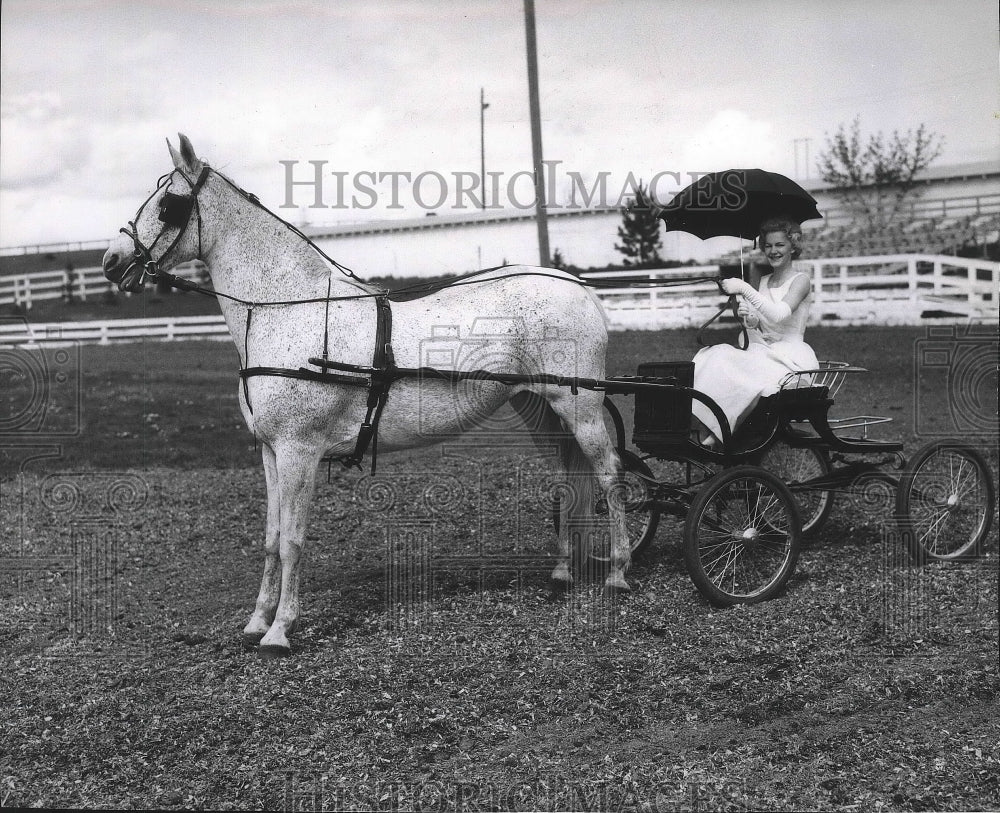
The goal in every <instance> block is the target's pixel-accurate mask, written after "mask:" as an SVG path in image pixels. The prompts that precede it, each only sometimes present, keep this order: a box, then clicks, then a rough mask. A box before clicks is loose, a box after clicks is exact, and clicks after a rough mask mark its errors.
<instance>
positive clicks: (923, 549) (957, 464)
mask: <svg viewBox="0 0 1000 813" xmlns="http://www.w3.org/2000/svg"><path fill="white" fill-rule="evenodd" d="M995 508H996V490H995V489H994V487H993V475H992V473H991V471H990V467H989V465H988V464H987V463H986V460H985V459H984V458H983V456H982V455H981V454H980V453H979V452H978V451H976V450H975V449H974V448H972V447H971V446H969V445H968V444H965V443H962V442H960V441H956V440H938V441H935V442H933V443H929V444H927V445H926V446H924V447H923V448H922V449H920V451H918V452H917V454H916V455H915V456H914V457H913V459H912V460H910V463H909V465H908V466H907V467H906V471H905V472H904V473H903V477H902V479H901V480H900V482H899V490H898V491H897V492H896V518H897V521H898V523H899V530H900V533H901V534H902V536H903V539H904V540H905V541H906V544H907V545H908V547H909V549H910V554H911V555H912V556H913V558H914V560H916V561H917V562H919V563H921V564H922V563H924V562H926V561H928V560H933V561H940V562H953V561H956V560H962V559H972V558H974V557H976V556H978V555H979V553H980V550H981V547H982V544H983V540H985V539H986V535H987V534H988V533H989V531H990V526H991V525H992V523H993V511H994V509H995Z"/></svg>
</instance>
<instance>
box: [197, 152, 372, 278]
mask: <svg viewBox="0 0 1000 813" xmlns="http://www.w3.org/2000/svg"><path fill="white" fill-rule="evenodd" d="M206 166H208V165H207V164H206ZM211 170H212V172H213V173H215V174H216V175H218V176H219V177H220V178H222V180H223V181H225V182H226V184H227V185H228V186H229V187H230V188H231V189H232V190H233V191H234V192H236V194H238V195H239V196H240V197H241V198H243V199H244V200H246V201H248V202H250V203H252V204H253V205H254V206H256V207H257V208H258V209H260V210H261V211H262V212H266V213H267V214H268V215H270V216H271V217H273V218H274V219H275V220H277V221H278V222H279V223H281V224H282V225H283V226H284V227H285V228H286V229H288V230H289V231H290V232H291V233H292V234H294V235H295V236H296V237H298V238H299V239H301V240H302V241H304V242H305V243H306V244H307V245H308V246H309V247H310V248H312V250H313V251H314V252H316V254H318V255H319V256H320V257H321V258H322V259H323V260H325V261H326V262H327V263H328V264H329V265H330V270H331V273H332V271H333V269H336V270H337V271H340V273H341V274H343V275H344V277H345V279H344V280H342V281H343V282H346V283H347V284H348V285H350V286H352V287H354V288H357V289H359V290H361V291H363V292H364V293H365V294H379V293H383V291H382V289H381V288H379V287H378V286H377V285H374V284H372V283H370V282H366V281H365V280H363V279H361V277H359V276H358V275H357V274H355V273H354V271H352V270H351V269H350V268H348V267H347V266H346V265H343V264H342V263H339V262H337V261H336V260H335V259H333V257H331V256H330V255H329V254H327V253H326V252H325V251H323V249H321V248H320V247H319V246H318V245H316V243H315V242H314V241H313V240H312V238H310V237H309V236H308V235H307V234H305V232H303V231H302V229H300V228H299V227H298V226H296V225H294V224H293V223H290V222H288V221H287V220H285V219H284V218H283V217H281V215H278V214H275V213H274V212H272V211H271V210H270V209H268V208H267V207H266V206H265V205H264V204H263V203H261V202H260V198H258V197H257V196H256V195H255V194H253V192H247V190H245V189H244V188H243V187H242V186H240V185H239V184H238V183H236V181H234V180H233V179H232V178H230V177H229V176H228V175H226V174H225V173H224V172H220V171H219V170H217V169H216V168H215V167H211Z"/></svg>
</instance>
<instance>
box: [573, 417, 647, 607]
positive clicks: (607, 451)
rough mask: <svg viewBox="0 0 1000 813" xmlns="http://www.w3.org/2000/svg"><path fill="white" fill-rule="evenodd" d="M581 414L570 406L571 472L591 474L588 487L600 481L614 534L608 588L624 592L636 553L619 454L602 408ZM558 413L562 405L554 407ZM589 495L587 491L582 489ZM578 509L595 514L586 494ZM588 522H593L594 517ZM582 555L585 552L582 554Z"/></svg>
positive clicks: (607, 581) (606, 580) (606, 584)
mask: <svg viewBox="0 0 1000 813" xmlns="http://www.w3.org/2000/svg"><path fill="white" fill-rule="evenodd" d="M577 406H578V407H579V408H580V409H579V411H578V410H577V409H575V408H573V407H570V408H569V410H568V412H567V414H564V415H563V421H564V422H565V423H566V424H567V425H568V426H570V427H571V428H572V432H573V438H572V440H573V441H575V443H574V444H573V445H574V446H575V447H576V448H575V449H573V450H572V452H573V453H572V454H571V456H570V460H569V463H568V465H569V467H570V471H571V473H573V472H575V473H576V474H577V477H578V478H579V477H580V476H582V475H584V474H585V473H587V472H589V473H590V474H591V475H592V479H588V480H587V483H588V484H593V483H594V482H595V481H596V484H597V486H598V489H599V492H600V496H602V497H603V498H604V499H605V500H606V501H607V505H608V523H609V525H610V528H609V530H610V533H611V561H610V570H609V572H608V574H607V577H606V578H605V580H604V589H605V590H607V591H609V592H623V591H627V590H629V589H630V588H629V585H628V582H627V581H626V580H625V572H626V571H627V570H628V568H629V565H630V564H631V558H632V552H631V550H630V548H629V544H628V533H627V531H626V528H625V506H624V503H623V496H622V492H621V488H620V487H619V478H618V469H619V464H618V455H617V454H615V450H614V446H613V444H612V443H611V438H610V437H609V436H608V430H607V428H606V427H605V425H604V421H603V416H602V414H601V412H600V406H599V405H598V406H597V408H596V409H594V410H590V411H589V412H583V410H582V408H583V407H584V404H579V405H577ZM553 408H554V409H556V410H557V411H558V406H556V405H554V407H553ZM582 491H583V492H586V491H587V489H582ZM580 503H581V504H580V505H579V506H578V508H579V511H580V512H581V515H592V513H593V506H594V501H593V498H592V497H590V496H589V494H584V496H583V498H582V499H581V501H580ZM587 519H589V520H590V521H593V517H592V516H587ZM581 554H582V552H581Z"/></svg>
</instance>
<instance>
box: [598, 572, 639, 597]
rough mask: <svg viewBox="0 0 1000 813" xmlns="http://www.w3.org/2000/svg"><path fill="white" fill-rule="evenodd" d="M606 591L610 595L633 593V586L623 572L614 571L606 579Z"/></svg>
mask: <svg viewBox="0 0 1000 813" xmlns="http://www.w3.org/2000/svg"><path fill="white" fill-rule="evenodd" d="M604 592H605V593H607V594H608V595H624V594H626V593H631V592H632V588H631V587H629V586H628V582H627V581H625V577H624V576H622V575H621V573H612V574H611V575H610V576H608V577H607V578H606V579H605V580H604Z"/></svg>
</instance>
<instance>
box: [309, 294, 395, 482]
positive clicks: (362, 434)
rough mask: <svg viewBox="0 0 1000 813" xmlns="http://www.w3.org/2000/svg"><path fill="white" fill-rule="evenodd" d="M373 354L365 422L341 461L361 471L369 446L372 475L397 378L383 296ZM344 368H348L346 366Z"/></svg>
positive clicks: (389, 309) (377, 313) (377, 307)
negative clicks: (386, 406)
mask: <svg viewBox="0 0 1000 813" xmlns="http://www.w3.org/2000/svg"><path fill="white" fill-rule="evenodd" d="M375 319H376V322H375V352H374V354H373V357H372V366H371V367H370V368H369V369H368V370H366V372H368V374H369V379H368V403H367V407H368V411H367V412H366V413H365V419H364V421H363V422H362V423H361V429H360V430H358V441H357V443H356V444H355V445H354V451H353V452H351V454H349V455H347V456H346V457H343V458H340V462H341V464H342V465H343V466H344V467H345V468H357V469H360V468H361V461H362V460H364V457H365V452H366V451H367V450H368V447H369V445H370V446H371V447H372V470H371V473H372V474H374V473H375V467H376V463H377V461H378V427H379V422H380V421H381V420H382V410H384V409H385V405H386V402H387V401H388V400H389V388H390V387H391V386H392V382H393V381H395V380H396V379H397V378H398V377H399V376H398V374H397V371H396V359H395V355H394V354H393V352H392V306H391V305H390V304H389V298H388V296H386V295H385V294H382V295H380V296H378V297H376V299H375ZM322 366H323V368H324V370H325V369H326V368H327V366H334V365H333V364H329V363H327V364H326V365H322ZM347 369H350V367H348V368H347ZM314 375H317V376H320V377H322V376H330V375H333V374H332V373H326V372H323V373H314Z"/></svg>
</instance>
